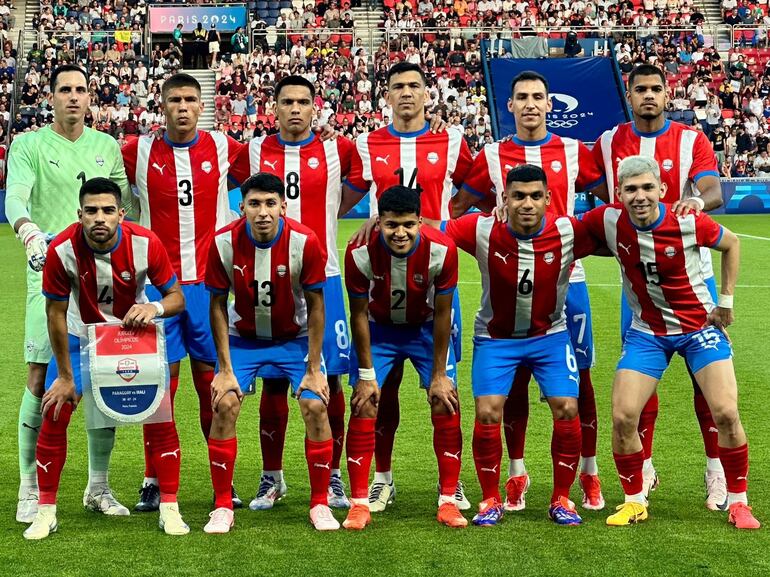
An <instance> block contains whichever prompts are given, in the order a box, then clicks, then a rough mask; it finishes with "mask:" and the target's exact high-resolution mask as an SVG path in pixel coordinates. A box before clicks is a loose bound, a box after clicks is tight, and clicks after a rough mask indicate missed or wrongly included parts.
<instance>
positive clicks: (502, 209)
mask: <svg viewBox="0 0 770 577" xmlns="http://www.w3.org/2000/svg"><path fill="white" fill-rule="evenodd" d="M492 214H494V215H495V220H496V221H497V222H508V206H507V205H505V204H501V205H499V206H497V207H495V209H494V210H493V211H492Z"/></svg>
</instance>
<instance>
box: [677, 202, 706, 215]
mask: <svg viewBox="0 0 770 577" xmlns="http://www.w3.org/2000/svg"><path fill="white" fill-rule="evenodd" d="M702 210H703V201H702V200H700V199H697V200H696V199H695V198H683V199H681V200H677V201H676V202H675V203H674V204H672V205H671V212H673V213H674V214H675V215H676V216H677V217H682V216H687V215H688V214H690V213H693V214H694V215H695V216H698V215H699V214H700V213H701V211H702Z"/></svg>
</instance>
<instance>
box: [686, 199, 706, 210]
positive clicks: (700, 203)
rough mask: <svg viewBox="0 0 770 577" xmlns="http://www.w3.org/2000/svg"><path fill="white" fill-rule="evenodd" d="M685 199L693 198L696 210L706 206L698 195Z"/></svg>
mask: <svg viewBox="0 0 770 577" xmlns="http://www.w3.org/2000/svg"><path fill="white" fill-rule="evenodd" d="M687 200H694V201H695V202H696V203H697V204H698V210H703V207H704V206H706V203H705V202H703V199H702V198H701V197H700V196H691V197H690V198H688V199H687Z"/></svg>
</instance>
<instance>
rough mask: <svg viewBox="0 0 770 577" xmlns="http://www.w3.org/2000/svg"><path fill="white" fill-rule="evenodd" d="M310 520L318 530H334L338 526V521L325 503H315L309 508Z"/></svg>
mask: <svg viewBox="0 0 770 577" xmlns="http://www.w3.org/2000/svg"><path fill="white" fill-rule="evenodd" d="M310 522H311V523H312V524H313V527H315V528H316V530H318V531H336V530H337V529H339V528H340V523H339V521H337V519H335V518H334V515H332V510H331V509H329V507H328V506H327V505H316V506H315V507H313V508H312V509H310Z"/></svg>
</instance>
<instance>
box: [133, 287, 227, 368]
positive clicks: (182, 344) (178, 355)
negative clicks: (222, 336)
mask: <svg viewBox="0 0 770 577" xmlns="http://www.w3.org/2000/svg"><path fill="white" fill-rule="evenodd" d="M181 286H182V293H183V294H184V300H185V310H183V311H182V312H181V313H179V314H178V315H175V316H173V317H169V318H166V319H163V325H164V327H165V329H166V351H167V352H168V362H169V363H176V362H179V361H181V360H182V359H183V358H185V357H186V356H187V354H188V353H189V354H190V357H191V358H193V359H195V360H197V361H203V362H204V363H209V364H211V365H213V364H214V363H216V361H217V349H216V347H214V337H213V336H212V334H211V323H210V322H209V303H210V301H211V295H210V294H209V291H207V290H206V287H205V286H204V284H203V283H197V284H183V285H181ZM145 290H146V291H147V298H149V299H150V300H151V301H155V300H160V299H161V297H162V295H161V294H160V293H159V292H158V290H157V289H156V288H155V287H154V286H150V285H148V286H147V287H146V289H145Z"/></svg>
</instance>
